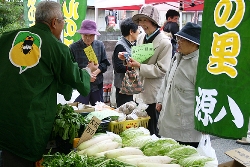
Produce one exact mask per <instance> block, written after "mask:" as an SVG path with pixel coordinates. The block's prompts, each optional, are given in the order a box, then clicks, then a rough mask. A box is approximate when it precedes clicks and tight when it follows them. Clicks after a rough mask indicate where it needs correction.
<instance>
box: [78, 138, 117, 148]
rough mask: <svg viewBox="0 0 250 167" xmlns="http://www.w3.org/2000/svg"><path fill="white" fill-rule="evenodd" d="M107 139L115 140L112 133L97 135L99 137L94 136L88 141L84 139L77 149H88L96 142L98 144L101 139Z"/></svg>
mask: <svg viewBox="0 0 250 167" xmlns="http://www.w3.org/2000/svg"><path fill="white" fill-rule="evenodd" d="M107 139H111V140H114V136H111V135H100V136H97V137H94V138H91V139H89V140H87V141H84V142H82V143H81V144H80V145H79V146H78V147H77V150H83V149H86V148H88V147H90V146H92V145H94V144H97V143H99V142H101V141H104V140H107Z"/></svg>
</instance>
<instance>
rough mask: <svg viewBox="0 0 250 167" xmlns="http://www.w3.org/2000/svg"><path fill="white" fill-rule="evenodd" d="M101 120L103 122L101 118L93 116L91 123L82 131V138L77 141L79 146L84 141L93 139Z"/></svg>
mask: <svg viewBox="0 0 250 167" xmlns="http://www.w3.org/2000/svg"><path fill="white" fill-rule="evenodd" d="M101 122H102V121H101V120H99V119H98V118H96V117H95V116H93V118H92V119H91V120H90V122H89V124H88V125H87V127H86V128H85V130H84V132H83V133H82V136H81V138H80V140H79V141H78V143H77V147H78V146H79V145H80V144H81V143H82V142H84V141H87V140H89V139H91V138H92V137H93V136H94V134H95V132H96V130H97V129H98V127H99V125H100V123H101Z"/></svg>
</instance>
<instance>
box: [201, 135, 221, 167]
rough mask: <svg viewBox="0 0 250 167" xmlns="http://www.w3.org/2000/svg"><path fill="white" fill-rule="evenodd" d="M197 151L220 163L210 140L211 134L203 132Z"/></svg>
mask: <svg viewBox="0 0 250 167" xmlns="http://www.w3.org/2000/svg"><path fill="white" fill-rule="evenodd" d="M197 151H198V153H199V154H200V155H201V156H206V157H210V158H213V159H214V162H216V163H217V165H218V160H217V157H216V153H215V150H214V149H213V147H212V145H211V141H210V135H208V134H203V135H202V137H201V140H200V142H199V145H198V147H197Z"/></svg>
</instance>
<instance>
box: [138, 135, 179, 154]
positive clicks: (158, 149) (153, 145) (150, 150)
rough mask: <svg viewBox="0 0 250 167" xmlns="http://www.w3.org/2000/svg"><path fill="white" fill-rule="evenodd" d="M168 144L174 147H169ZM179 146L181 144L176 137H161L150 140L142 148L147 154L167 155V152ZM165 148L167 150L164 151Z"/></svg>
mask: <svg viewBox="0 0 250 167" xmlns="http://www.w3.org/2000/svg"><path fill="white" fill-rule="evenodd" d="M168 145H173V147H167V146H168ZM179 146H180V145H179V144H178V142H177V141H175V140H174V139H171V138H160V139H158V140H153V141H150V142H148V143H147V144H145V145H144V146H143V147H142V148H141V150H142V151H143V153H144V154H145V155H147V156H153V155H166V153H168V152H169V151H171V150H172V149H174V148H177V147H179ZM164 148H165V149H166V151H164ZM171 148H172V149H171Z"/></svg>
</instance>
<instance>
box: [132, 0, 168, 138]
mask: <svg viewBox="0 0 250 167" xmlns="http://www.w3.org/2000/svg"><path fill="white" fill-rule="evenodd" d="M132 19H133V21H134V22H135V23H136V24H138V25H139V26H141V27H142V28H143V30H144V32H143V33H141V34H140V35H139V36H138V39H137V45H142V44H147V43H153V48H154V54H153V55H152V56H151V57H150V58H149V59H147V60H146V61H144V62H142V63H139V62H137V61H135V60H134V59H133V58H131V59H130V60H131V62H128V66H132V67H136V69H137V70H138V72H139V75H140V77H141V78H142V82H143V86H144V92H142V93H140V94H138V95H134V96H135V98H141V99H142V100H143V102H144V103H146V104H148V108H147V109H146V111H147V114H148V115H149V116H150V120H149V122H148V129H149V131H150V133H151V135H152V134H155V135H158V129H157V121H158V116H159V113H158V112H157V111H156V110H155V106H156V102H157V101H156V95H157V92H158V91H159V89H160V86H161V83H162V82H163V78H164V76H165V74H166V72H167V70H168V69H169V65H170V61H171V57H172V45H171V43H170V39H169V37H167V36H166V35H165V34H164V33H163V32H162V31H160V26H159V24H158V22H159V11H158V10H157V8H156V7H154V6H153V5H149V4H146V5H143V6H142V7H141V9H140V11H139V14H136V15H134V16H133V17H132ZM132 56H133V55H132Z"/></svg>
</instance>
